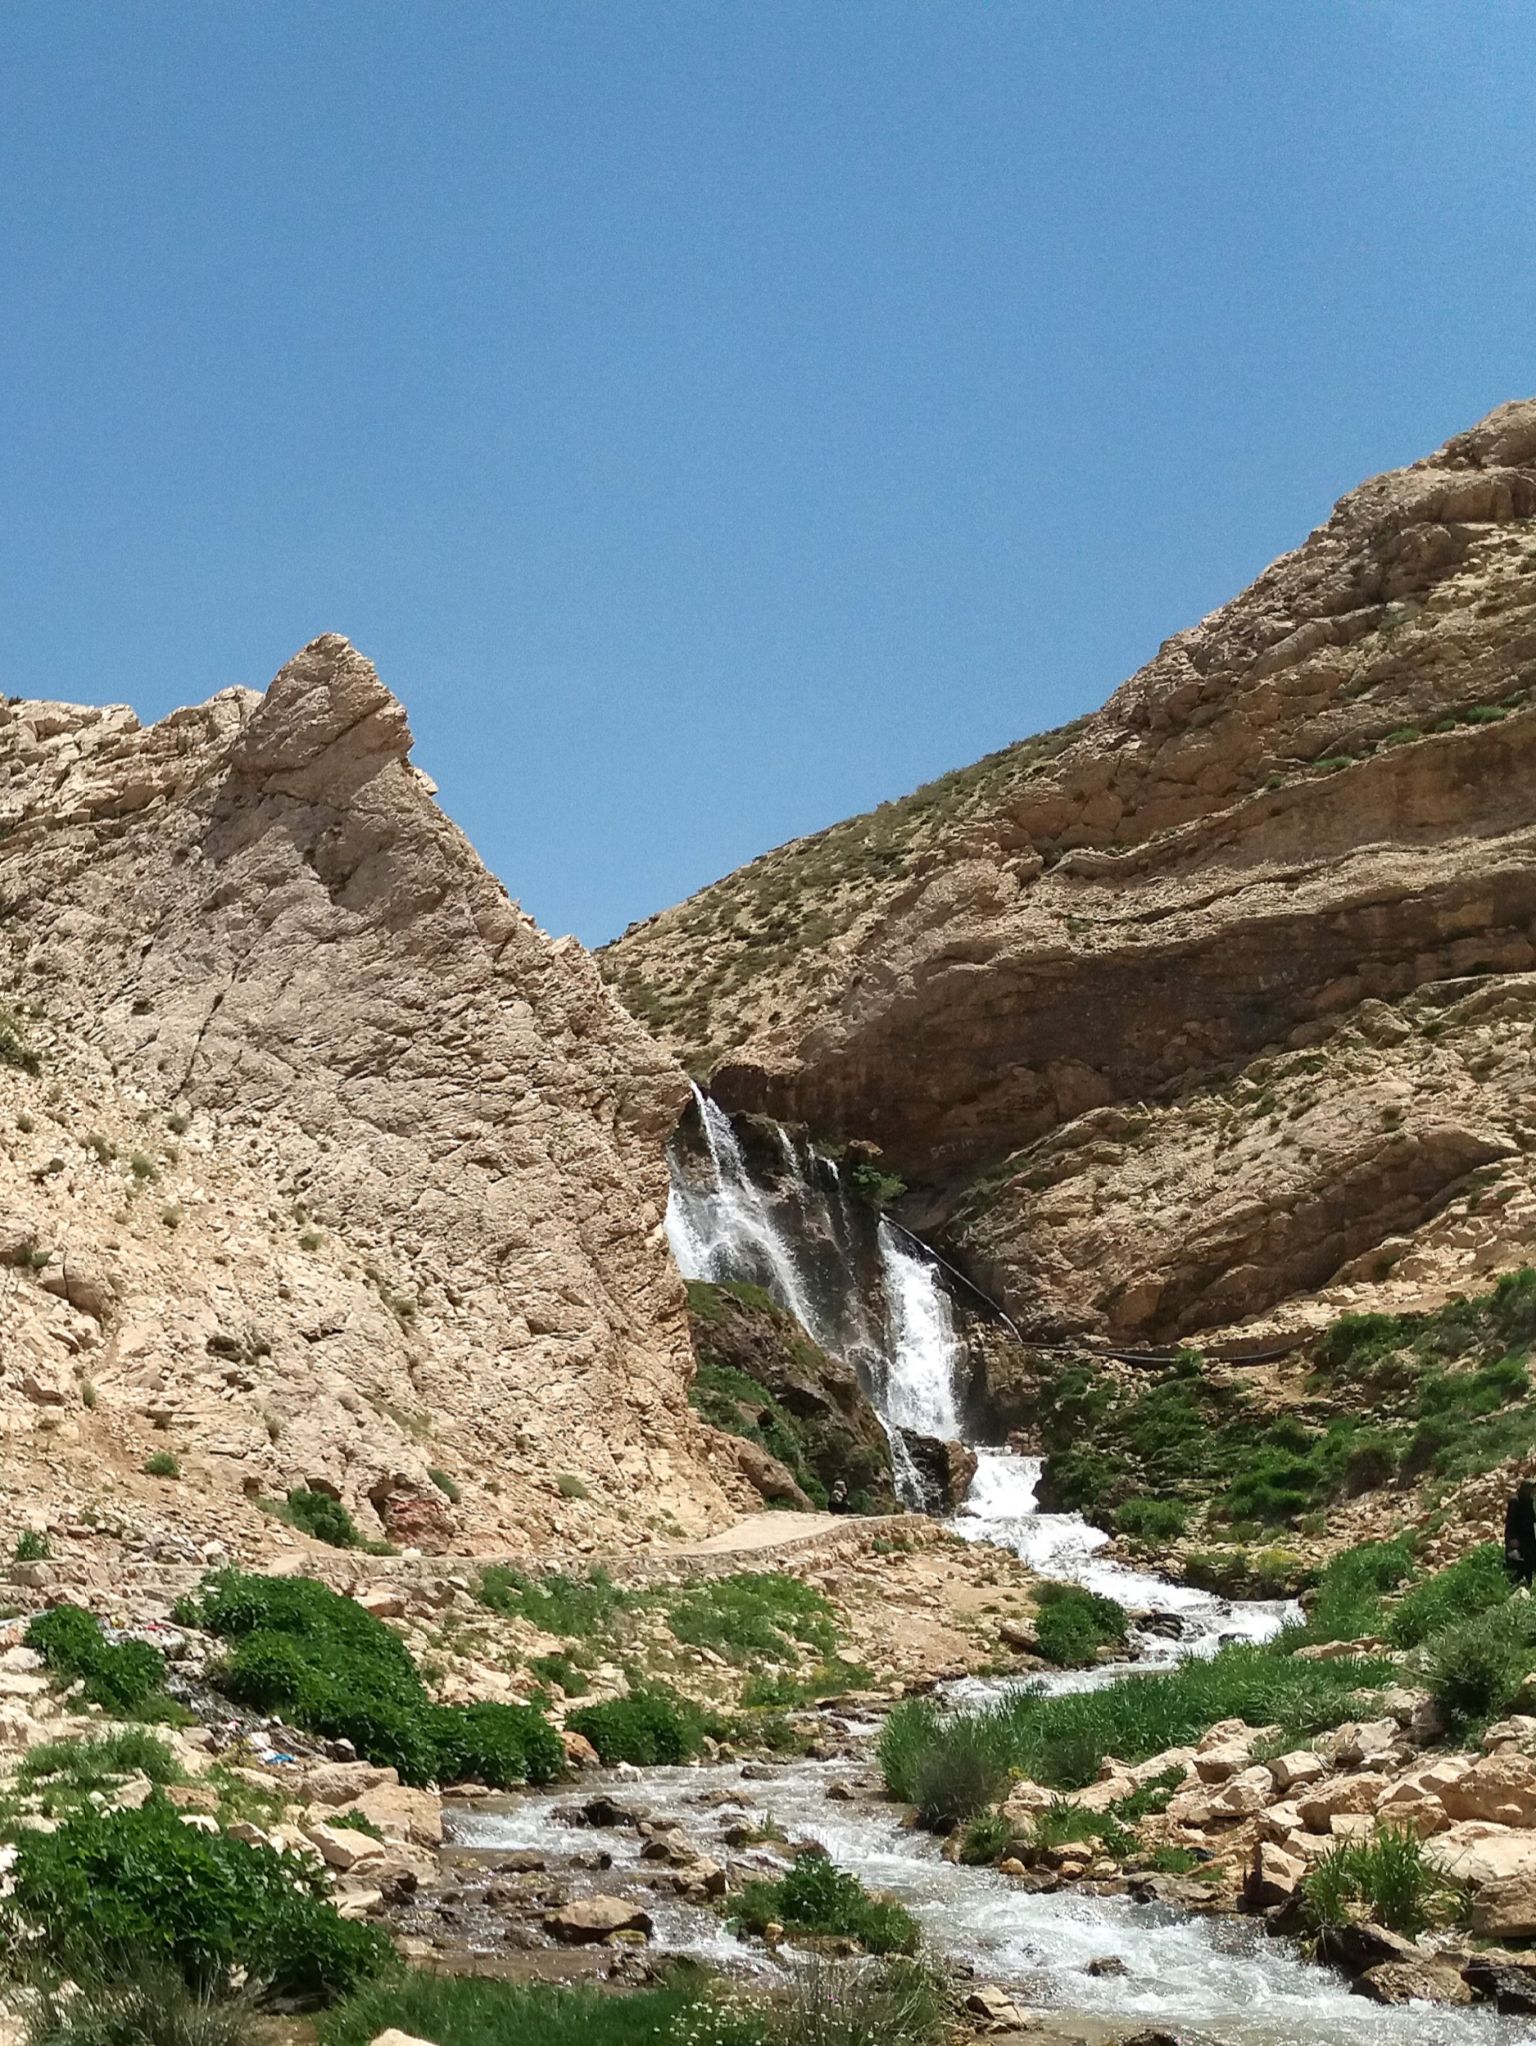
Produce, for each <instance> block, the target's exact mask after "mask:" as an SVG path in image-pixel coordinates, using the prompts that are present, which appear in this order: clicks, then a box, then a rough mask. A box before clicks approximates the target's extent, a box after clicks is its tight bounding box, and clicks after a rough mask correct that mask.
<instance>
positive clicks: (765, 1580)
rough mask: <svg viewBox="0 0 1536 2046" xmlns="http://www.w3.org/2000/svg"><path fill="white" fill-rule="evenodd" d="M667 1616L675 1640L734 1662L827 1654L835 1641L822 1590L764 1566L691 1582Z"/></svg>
mask: <svg viewBox="0 0 1536 2046" xmlns="http://www.w3.org/2000/svg"><path fill="white" fill-rule="evenodd" d="M667 1621H668V1625H669V1626H670V1627H671V1629H672V1632H673V1633H674V1634H675V1635H676V1637H677V1639H678V1640H679V1641H684V1642H687V1643H688V1644H689V1646H690V1647H694V1648H711V1649H713V1650H714V1651H715V1652H716V1654H719V1655H724V1656H725V1657H726V1659H727V1660H728V1661H730V1662H735V1663H746V1662H752V1661H757V1660H760V1659H761V1658H762V1657H764V1656H769V1657H772V1658H773V1659H775V1660H777V1661H784V1662H794V1661H797V1660H798V1659H799V1656H800V1653H801V1651H802V1649H805V1648H811V1649H815V1650H817V1651H818V1652H820V1653H821V1654H824V1655H829V1654H831V1652H832V1650H833V1649H834V1648H836V1646H837V1629H836V1627H835V1625H834V1622H833V1615H832V1608H831V1606H830V1605H828V1603H827V1601H826V1600H825V1599H824V1598H823V1597H822V1595H821V1593H820V1592H819V1591H815V1590H813V1589H812V1587H811V1586H810V1585H808V1584H802V1583H801V1582H800V1580H799V1579H798V1578H795V1577H783V1576H779V1575H777V1574H772V1575H770V1574H769V1573H768V1572H766V1571H762V1572H754V1571H743V1572H739V1573H738V1574H737V1575H735V1576H732V1577H716V1578H712V1579H709V1580H707V1581H706V1582H704V1583H702V1584H698V1585H695V1586H690V1587H689V1588H688V1589H687V1590H685V1591H684V1592H682V1594H681V1595H680V1596H679V1597H677V1598H676V1599H675V1600H674V1601H673V1603H672V1606H671V1610H670V1612H669V1613H668V1615H667Z"/></svg>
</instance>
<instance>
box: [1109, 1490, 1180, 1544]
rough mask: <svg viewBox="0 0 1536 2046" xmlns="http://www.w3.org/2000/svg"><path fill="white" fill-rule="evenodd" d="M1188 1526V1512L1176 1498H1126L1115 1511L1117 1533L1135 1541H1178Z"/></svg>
mask: <svg viewBox="0 0 1536 2046" xmlns="http://www.w3.org/2000/svg"><path fill="white" fill-rule="evenodd" d="M1188 1525H1189V1510H1188V1508H1187V1507H1184V1506H1181V1505H1180V1504H1179V1502H1178V1500H1177V1499H1127V1500H1126V1502H1125V1504H1124V1505H1123V1506H1117V1507H1116V1508H1115V1521H1114V1526H1115V1533H1116V1534H1120V1535H1128V1536H1129V1537H1130V1538H1131V1540H1133V1541H1138V1542H1172V1541H1177V1540H1178V1538H1179V1536H1180V1535H1181V1534H1183V1532H1184V1530H1185V1528H1186V1527H1187V1526H1188Z"/></svg>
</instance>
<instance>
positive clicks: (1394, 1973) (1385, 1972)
mask: <svg viewBox="0 0 1536 2046" xmlns="http://www.w3.org/2000/svg"><path fill="white" fill-rule="evenodd" d="M1351 1986H1352V1988H1353V1989H1354V1992H1355V1994H1356V1996H1368V1997H1369V1998H1370V1999H1371V2001H1372V2002H1373V2003H1471V2001H1472V1991H1471V1990H1470V1989H1469V1988H1468V1987H1467V1985H1466V1983H1465V1982H1463V1981H1462V1979H1461V1976H1460V1975H1459V1974H1458V1973H1457V1971H1456V1970H1455V1969H1454V1968H1452V1967H1450V1966H1448V1965H1447V1964H1446V1963H1445V1962H1443V1961H1431V1960H1429V1959H1427V1958H1426V1959H1422V1960H1413V1961H1382V1962H1380V1963H1379V1964H1378V1965H1377V1966H1376V1967H1374V1968H1367V1969H1366V1971H1365V1973H1364V1974H1363V1975H1361V1976H1359V1977H1358V1978H1357V1979H1356V1981H1355V1982H1354V1983H1353V1984H1352V1985H1351Z"/></svg>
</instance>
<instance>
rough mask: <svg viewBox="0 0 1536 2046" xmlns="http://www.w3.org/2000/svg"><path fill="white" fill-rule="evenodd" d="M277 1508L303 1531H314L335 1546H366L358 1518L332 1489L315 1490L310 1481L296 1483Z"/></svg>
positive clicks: (321, 1539) (319, 1537) (309, 1533)
mask: <svg viewBox="0 0 1536 2046" xmlns="http://www.w3.org/2000/svg"><path fill="white" fill-rule="evenodd" d="M278 1510H279V1511H280V1513H281V1516H282V1518H283V1519H284V1520H286V1521H288V1522H289V1523H290V1524H291V1525H292V1526H294V1527H296V1528H298V1529H299V1531H300V1533H301V1534H307V1535H313V1536H314V1538H315V1540H316V1541H317V1542H328V1543H329V1544H330V1546H331V1547H332V1548H333V1549H360V1548H361V1547H362V1546H363V1537H362V1531H361V1530H360V1529H359V1527H358V1525H357V1522H356V1521H355V1520H354V1519H353V1518H352V1516H351V1514H350V1513H349V1512H348V1511H347V1509H346V1507H345V1506H343V1505H342V1503H341V1501H340V1500H339V1499H333V1498H332V1497H331V1495H330V1494H329V1492H312V1491H311V1490H310V1489H309V1487H308V1486H307V1485H295V1486H294V1488H293V1490H292V1491H291V1492H290V1493H289V1494H288V1496H287V1498H286V1499H285V1500H284V1501H283V1502H282V1506H281V1507H280V1508H279V1509H278Z"/></svg>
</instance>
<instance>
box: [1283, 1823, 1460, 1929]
mask: <svg viewBox="0 0 1536 2046" xmlns="http://www.w3.org/2000/svg"><path fill="white" fill-rule="evenodd" d="M1300 1888H1301V1895H1302V1900H1303V1903H1304V1904H1305V1906H1306V1909H1307V1913H1308V1916H1309V1917H1310V1919H1311V1921H1312V1923H1313V1925H1314V1926H1316V1927H1317V1928H1318V1929H1319V1930H1320V1931H1322V1932H1324V1933H1326V1932H1329V1931H1332V1930H1333V1929H1335V1928H1336V1927H1340V1926H1344V1925H1347V1924H1349V1923H1350V1921H1351V1919H1352V1918H1353V1917H1354V1916H1355V1915H1356V1910H1357V1907H1358V1906H1361V1905H1364V1906H1365V1907H1367V1911H1368V1915H1369V1916H1370V1917H1371V1918H1372V1919H1374V1920H1375V1921H1376V1923H1377V1924H1379V1925H1385V1926H1386V1927H1387V1928H1388V1929H1389V1930H1390V1931H1392V1932H1400V1933H1403V1934H1405V1935H1406V1936H1407V1937H1408V1938H1409V1939H1414V1938H1417V1936H1418V1935H1419V1934H1420V1933H1421V1932H1426V1931H1428V1930H1429V1929H1430V1928H1431V1927H1432V1926H1440V1925H1446V1924H1448V1923H1450V1922H1452V1921H1453V1920H1455V1919H1457V1918H1459V1917H1460V1916H1461V1915H1462V1913H1463V1911H1464V1909H1465V1904H1466V1892H1465V1889H1464V1888H1463V1886H1462V1885H1461V1884H1460V1883H1458V1882H1455V1881H1454V1880H1453V1879H1452V1878H1451V1877H1450V1876H1448V1875H1446V1874H1445V1872H1444V1871H1443V1870H1442V1869H1440V1868H1439V1867H1438V1866H1437V1865H1436V1864H1435V1863H1434V1862H1433V1861H1431V1860H1430V1859H1429V1857H1428V1856H1427V1855H1426V1854H1425V1852H1424V1847H1423V1843H1422V1842H1421V1841H1420V1840H1419V1839H1418V1837H1417V1836H1416V1835H1415V1834H1413V1833H1410V1832H1409V1831H1408V1830H1407V1829H1406V1828H1398V1827H1394V1826H1384V1825H1378V1826H1377V1827H1376V1829H1375V1831H1374V1832H1373V1833H1372V1834H1371V1836H1370V1837H1369V1838H1368V1839H1364V1840H1352V1841H1348V1842H1346V1843H1345V1844H1344V1845H1343V1846H1340V1847H1335V1848H1334V1849H1333V1850H1332V1851H1331V1852H1330V1853H1328V1854H1325V1855H1324V1856H1323V1858H1322V1859H1321V1861H1319V1862H1317V1863H1316V1864H1315V1865H1314V1867H1313V1868H1312V1869H1311V1870H1310V1871H1309V1873H1308V1874H1306V1875H1304V1876H1303V1877H1302V1879H1301V1885H1300Z"/></svg>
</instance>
